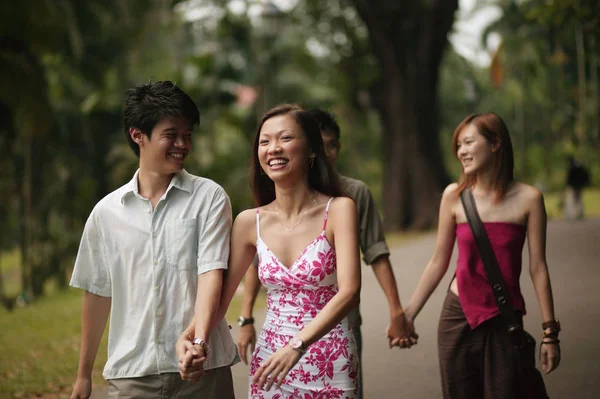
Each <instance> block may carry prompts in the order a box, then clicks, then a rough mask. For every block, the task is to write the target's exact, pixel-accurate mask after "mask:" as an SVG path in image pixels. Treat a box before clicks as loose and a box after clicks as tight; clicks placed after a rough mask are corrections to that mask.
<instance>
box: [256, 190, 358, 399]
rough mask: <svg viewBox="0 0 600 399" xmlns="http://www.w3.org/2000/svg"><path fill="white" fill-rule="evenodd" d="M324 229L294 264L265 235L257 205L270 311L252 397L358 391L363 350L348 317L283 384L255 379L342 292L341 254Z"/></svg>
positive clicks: (287, 398) (343, 396)
mask: <svg viewBox="0 0 600 399" xmlns="http://www.w3.org/2000/svg"><path fill="white" fill-rule="evenodd" d="M332 199H333V198H331V199H330V200H329V202H328V203H327V207H326V208H325V220H324V222H323V231H322V232H321V234H319V235H318V236H317V238H315V239H314V241H313V242H312V243H311V244H309V245H308V247H306V249H304V251H303V252H302V254H300V256H299V257H298V259H297V260H296V261H295V262H294V264H292V265H291V266H290V267H289V268H288V267H286V266H284V265H283V264H282V263H281V262H280V261H279V259H277V257H276V256H275V254H273V252H271V250H270V249H269V248H268V247H267V245H266V244H265V242H264V241H263V240H262V238H261V237H260V214H259V210H258V209H257V210H256V228H257V236H258V239H257V242H256V250H257V253H258V274H259V277H260V280H261V282H262V284H263V285H264V286H265V287H266V288H267V314H266V319H265V324H264V325H263V328H262V331H261V333H260V335H259V336H258V340H257V345H256V349H255V350H254V353H253V354H252V361H251V363H250V389H249V397H250V398H252V399H292V398H293V399H296V398H301V399H317V398H319V399H326V398H327V399H349V398H356V397H357V387H358V374H357V371H358V356H357V350H356V343H355V341H354V336H353V335H352V330H351V329H350V328H349V326H348V320H347V318H344V319H343V320H342V321H341V322H340V323H339V324H338V325H336V326H335V327H334V328H333V329H332V330H331V331H329V332H328V333H327V334H326V335H325V336H323V337H322V338H321V339H320V340H318V341H317V342H315V343H314V344H312V345H310V346H309V347H308V350H307V351H306V353H305V354H304V355H303V356H302V357H301V358H300V360H299V361H298V363H296V365H295V366H294V368H292V370H290V372H289V373H288V375H287V377H286V378H285V380H284V381H283V384H282V385H281V387H280V388H279V389H277V388H276V387H275V385H273V387H272V388H271V389H270V390H269V391H268V392H267V391H264V390H261V389H260V388H259V387H258V386H257V385H255V384H252V375H254V373H255V372H256V370H257V369H258V367H259V366H260V364H261V363H262V362H264V361H265V360H267V359H268V358H269V357H270V356H271V355H272V354H273V353H275V352H277V350H279V349H280V348H282V347H283V346H285V345H287V343H288V342H289V340H290V339H292V338H293V337H294V336H295V335H296V334H297V333H298V332H299V331H301V330H302V329H303V328H304V327H305V326H306V325H308V323H310V322H311V321H312V320H313V319H314V318H315V316H316V315H317V314H318V313H319V312H320V311H321V310H322V309H323V307H325V305H326V304H327V302H329V300H330V299H331V298H332V297H333V296H334V295H335V294H336V293H337V292H338V287H337V268H336V254H335V250H334V249H333V248H332V247H331V245H330V244H329V242H328V241H327V238H326V236H325V227H326V226H327V214H328V211H329V204H330V203H331V200H332Z"/></svg>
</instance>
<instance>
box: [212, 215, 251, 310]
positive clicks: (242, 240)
mask: <svg viewBox="0 0 600 399" xmlns="http://www.w3.org/2000/svg"><path fill="white" fill-rule="evenodd" d="M255 215H256V213H255V210H253V209H249V210H246V211H244V212H242V213H240V214H239V215H238V217H237V218H236V219H235V222H234V223H233V228H232V230H231V252H230V254H229V267H228V269H227V275H226V277H225V280H224V282H223V289H222V291H221V301H220V303H219V310H218V312H217V315H216V316H217V317H218V320H220V319H221V318H223V317H224V316H225V313H226V312H227V308H228V307H229V303H230V302H231V299H232V298H233V295H234V294H235V291H236V290H237V287H238V285H240V282H241V281H242V278H243V277H244V274H246V271H247V270H248V267H249V265H250V263H252V259H254V255H255V254H256V246H255V243H256V230H255V223H256V219H255Z"/></svg>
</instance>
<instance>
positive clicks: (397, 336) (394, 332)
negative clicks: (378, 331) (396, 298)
mask: <svg viewBox="0 0 600 399" xmlns="http://www.w3.org/2000/svg"><path fill="white" fill-rule="evenodd" d="M385 334H386V337H387V339H388V341H389V345H390V348H393V347H394V346H397V347H399V348H410V347H411V346H413V345H416V344H417V343H418V340H419V334H417V333H416V332H415V326H414V323H413V321H412V319H410V318H408V317H406V315H405V314H404V313H403V312H398V313H396V314H392V315H391V316H390V325H389V326H388V327H387V328H386V329H385Z"/></svg>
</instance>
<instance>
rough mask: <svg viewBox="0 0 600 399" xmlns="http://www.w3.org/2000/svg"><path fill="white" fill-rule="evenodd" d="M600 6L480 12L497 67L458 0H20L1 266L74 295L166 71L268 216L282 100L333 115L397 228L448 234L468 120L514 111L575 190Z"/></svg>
mask: <svg viewBox="0 0 600 399" xmlns="http://www.w3.org/2000/svg"><path fill="white" fill-rule="evenodd" d="M597 3H598V2H597V1H595V0H580V1H576V0H554V1H551V2H548V1H537V0H529V1H525V0H523V1H516V0H497V1H493V0H490V1H487V2H479V3H478V4H479V6H478V7H476V8H475V9H474V11H473V13H475V12H480V11H481V10H482V9H485V8H489V7H493V8H494V9H496V10H498V11H499V12H498V15H499V18H498V19H497V20H496V21H494V22H493V23H492V24H491V25H489V26H488V27H487V28H486V29H485V30H484V31H483V34H482V38H481V47H482V48H483V49H484V50H483V52H488V51H489V52H491V55H490V59H491V62H490V63H486V64H482V63H478V62H475V61H474V60H473V59H468V58H465V57H463V56H461V55H460V54H459V53H457V52H456V51H455V50H454V48H453V47H452V46H449V45H448V40H447V37H448V36H449V35H452V34H454V33H455V29H456V28H455V25H453V24H454V22H455V20H456V17H457V15H458V14H457V12H456V11H457V8H458V6H459V3H458V1H457V0H422V1H397V2H389V1H385V0H377V1H375V0H372V1H363V0H327V1H319V0H290V1H282V0H281V1H276V2H273V3H271V2H268V1H254V0H231V1H226V0H186V1H176V0H154V1H147V0H146V1H143V0H140V1H136V2H122V1H116V0H109V1H104V0H103V1H99V0H88V1H85V2H80V1H74V0H61V1H56V2H48V1H45V0H29V1H26V2H15V3H11V4H10V5H8V6H6V7H4V8H3V13H2V15H1V16H0V58H1V60H2V62H0V116H1V118H0V120H2V122H3V123H2V124H1V125H0V188H1V190H2V194H3V195H2V199H1V200H0V220H2V229H0V251H4V253H7V252H13V253H16V254H17V255H19V254H20V256H13V257H11V258H10V259H12V261H11V264H4V265H2V264H0V296H3V297H9V296H15V295H17V294H21V299H23V300H28V299H30V298H31V297H35V296H39V295H42V294H43V291H44V287H45V286H46V285H47V282H48V281H52V282H53V283H54V284H55V285H56V286H58V287H64V286H66V284H67V282H68V275H69V272H70V268H71V264H72V260H73V257H74V256H75V254H76V251H77V247H78V244H79V238H80V234H81V230H82V228H83V225H84V223H85V220H86V218H87V216H88V214H89V212H90V211H91V208H92V207H93V206H94V204H95V203H96V202H97V201H98V200H99V199H100V198H102V197H103V196H104V195H106V194H107V193H108V192H110V191H111V190H113V189H115V188H116V187H118V186H120V185H122V184H124V183H125V182H126V181H128V180H129V179H130V178H131V175H132V174H133V172H134V171H135V168H136V165H137V160H136V158H135V156H134V155H133V154H132V153H131V151H130V150H129V148H128V147H127V144H126V142H125V140H124V138H123V134H124V133H123V131H122V122H121V118H122V102H123V93H124V92H125V90H126V89H127V88H129V87H132V86H134V85H136V84H141V83H146V82H148V81H150V80H152V81H157V80H165V79H168V80H172V81H175V82H177V83H178V84H179V85H180V86H182V87H183V88H184V90H186V91H187V92H188V93H189V94H190V95H191V96H192V97H193V98H194V100H195V101H196V103H197V105H198V106H199V108H200V111H201V123H200V128H199V131H198V134H197V135H196V137H195V143H194V145H195V148H194V152H193V155H192V159H190V162H189V164H188V166H187V169H188V170H189V171H190V172H191V173H194V174H199V175H202V176H206V177H209V178H211V179H214V180H215V181H217V182H218V183H219V184H221V185H223V187H225V189H226V190H227V192H228V193H229V195H230V197H231V200H232V204H233V206H234V212H235V213H237V212H239V211H241V210H243V209H245V208H247V207H250V206H252V205H253V204H252V202H251V195H250V192H249V189H248V180H247V174H248V165H249V158H250V148H251V144H250V143H251V139H252V136H253V135H254V133H255V129H256V121H257V119H258V118H259V117H260V115H261V114H262V113H263V112H265V111H266V110H267V109H268V108H270V107H271V106H273V105H275V104H277V103H279V102H284V101H294V102H300V103H302V104H304V105H306V106H308V107H323V108H326V109H328V110H330V111H332V112H333V113H334V114H335V115H336V116H337V118H338V120H339V122H340V124H341V127H342V142H343V151H342V157H341V160H340V170H341V172H342V173H345V174H348V175H350V176H354V177H357V178H361V179H363V180H365V181H366V182H367V183H369V185H370V186H371V188H372V189H373V192H374V194H375V196H376V199H377V201H378V202H380V203H381V204H382V205H383V206H382V209H381V210H382V212H383V213H384V216H385V219H384V220H386V223H387V227H388V228H389V229H390V230H401V229H408V228H417V229H425V228H430V227H434V226H435V223H436V219H437V206H438V202H439V198H440V194H441V191H442V190H443V188H444V186H445V184H447V183H448V182H449V181H450V180H451V179H454V178H456V177H457V176H458V173H459V172H460V170H459V165H458V164H457V163H456V162H455V161H454V155H453V154H451V153H450V146H449V143H450V138H451V136H452V132H453V130H454V128H455V126H456V125H457V124H458V122H460V120H462V119H463V118H464V117H465V116H466V115H467V114H469V113H472V112H480V111H487V110H492V111H494V112H496V113H498V114H500V115H501V116H502V117H503V118H504V119H505V120H506V122H507V124H508V126H509V129H510V130H511V133H512V136H513V142H514V146H515V151H516V158H517V159H516V161H517V175H518V176H520V177H521V178H523V179H524V180H525V181H528V182H529V183H531V184H537V185H539V186H543V187H545V188H546V189H548V190H560V189H562V185H563V182H564V174H565V169H566V167H565V163H566V161H565V160H566V157H567V156H568V155H575V156H577V157H578V158H579V159H581V160H583V161H584V162H585V163H587V164H588V165H589V166H591V169H592V170H591V171H592V177H593V178H594V179H597V176H598V175H599V174H600V162H598V161H599V155H598V154H599V152H598V147H599V144H600V133H599V129H600V121H599V117H600V116H599V115H600V113H599V104H598V101H599V100H598V89H599V88H598V59H599V58H598V57H599V56H600V24H599V22H600V21H599V17H600V10H599V9H598V4H597ZM453 27H454V28H453ZM493 43H495V46H493V45H492V44H493ZM1 259H3V258H2V257H0V261H1ZM16 259H18V261H17V260H16ZM5 263H6V262H5ZM14 263H18V264H14ZM2 270H4V274H3V273H2ZM15 273H18V276H19V277H18V281H20V284H18V287H17V288H15V287H14V286H13V285H14V284H12V283H8V282H9V281H14V274H15ZM2 277H4V278H2ZM9 277H10V278H9ZM9 284H12V285H10V286H9ZM9 299H11V298H9ZM9 302H10V301H9Z"/></svg>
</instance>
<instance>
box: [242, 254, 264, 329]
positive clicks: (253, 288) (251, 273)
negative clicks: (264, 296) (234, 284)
mask: <svg viewBox="0 0 600 399" xmlns="http://www.w3.org/2000/svg"><path fill="white" fill-rule="evenodd" d="M259 290H260V279H259V278H258V268H257V267H256V266H255V265H254V264H251V265H250V266H249V267H248V271H247V272H246V274H245V275H244V295H243V296H242V310H241V312H242V316H244V317H245V318H249V317H252V309H254V303H255V302H256V297H257V296H258V291H259Z"/></svg>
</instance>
